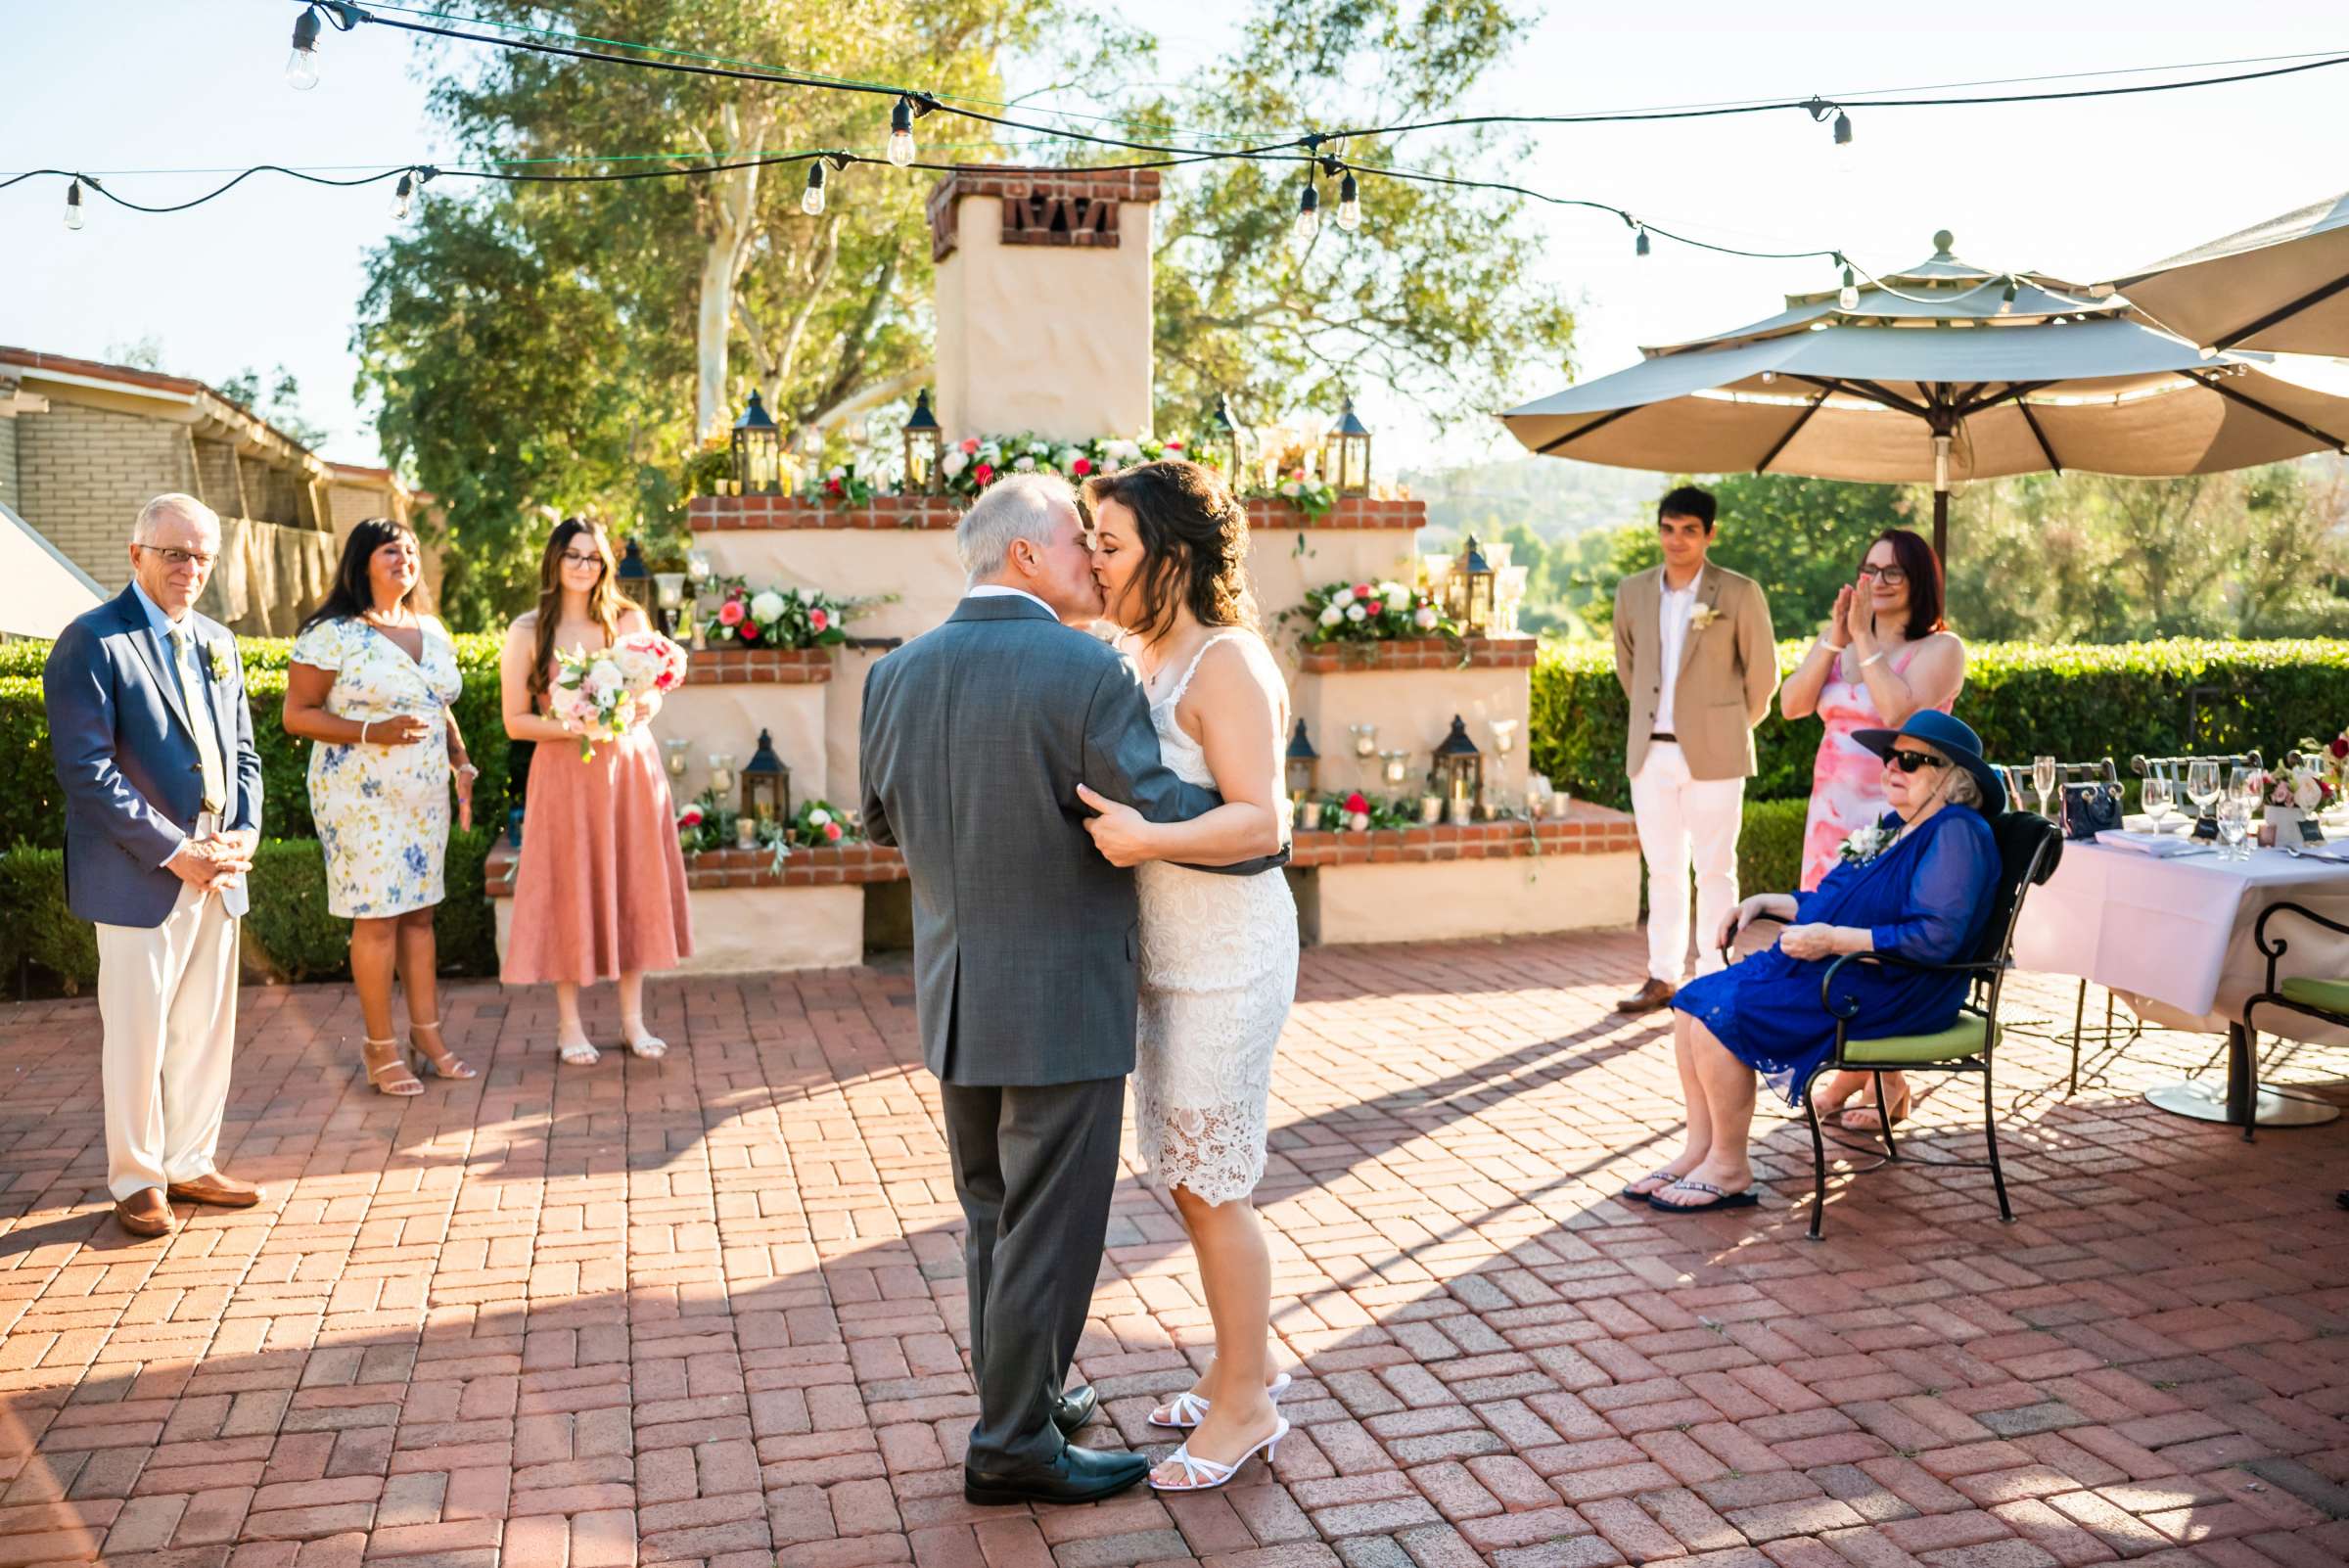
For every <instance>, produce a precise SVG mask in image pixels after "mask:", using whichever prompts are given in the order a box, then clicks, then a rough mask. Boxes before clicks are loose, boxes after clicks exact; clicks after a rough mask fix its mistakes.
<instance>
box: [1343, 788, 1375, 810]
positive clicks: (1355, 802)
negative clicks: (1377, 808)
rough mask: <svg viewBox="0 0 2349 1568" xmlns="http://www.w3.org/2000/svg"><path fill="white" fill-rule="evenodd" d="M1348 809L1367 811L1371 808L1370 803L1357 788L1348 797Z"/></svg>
mask: <svg viewBox="0 0 2349 1568" xmlns="http://www.w3.org/2000/svg"><path fill="white" fill-rule="evenodd" d="M1346 809H1347V810H1349V811H1367V810H1369V809H1370V803H1369V802H1368V801H1366V800H1364V799H1362V792H1361V791H1360V790H1356V791H1355V792H1354V793H1353V794H1352V795H1349V796H1347V797H1346Z"/></svg>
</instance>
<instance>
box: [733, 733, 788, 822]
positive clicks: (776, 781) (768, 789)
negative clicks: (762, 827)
mask: <svg viewBox="0 0 2349 1568" xmlns="http://www.w3.org/2000/svg"><path fill="white" fill-rule="evenodd" d="M742 814H743V816H744V817H746V818H748V819H749V820H752V821H757V822H788V821H790V820H791V769H790V768H788V767H786V766H784V765H783V759H782V758H780V757H777V756H776V755H775V742H774V737H773V736H772V735H770V734H768V733H767V732H766V731H765V730H763V729H762V730H760V732H759V749H758V750H757V751H755V752H753V753H752V754H751V760H750V761H747V762H745V763H743V764H742Z"/></svg>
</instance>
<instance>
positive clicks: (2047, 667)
mask: <svg viewBox="0 0 2349 1568" xmlns="http://www.w3.org/2000/svg"><path fill="white" fill-rule="evenodd" d="M1803 648H1804V645H1803V644H1802V643H1800V642H1791V641H1790V642H1786V643H1781V644H1780V645H1779V648H1778V664H1779V668H1780V669H1791V668H1793V666H1794V664H1795V662H1796V661H1798V660H1799V659H1800V658H1801V657H1802V654H1803ZM1957 716H1958V717H1959V718H1962V719H1964V720H1965V721H1966V722H1967V723H1969V724H1971V725H1973V726H1974V728H1975V730H1976V731H1978V732H1979V733H1980V734H1981V736H1982V743H1983V745H1984V747H1985V748H1987V750H1988V753H1989V756H1990V759H1991V761H2030V760H2031V759H2032V758H2033V757H2036V756H2041V755H2046V754H2052V755H2054V756H2057V757H2060V758H2061V759H2062V760H2064V761H2093V760H2095V759H2097V758H2103V757H2110V758H2112V759H2113V761H2115V762H2116V763H2117V764H2119V766H2120V767H2121V770H2122V775H2123V777H2124V778H2127V777H2128V776H2129V773H2128V761H2129V759H2130V757H2132V756H2147V757H2158V756H2175V755H2178V754H2180V753H2184V752H2189V751H2190V752H2196V753H2204V754H2211V753H2218V754H2226V753H2234V752H2239V751H2244V750H2248V749H2253V748H2256V749H2258V750H2259V751H2261V752H2263V753H2265V754H2266V755H2267V756H2268V757H2270V758H2272V759H2273V758H2279V757H2280V756H2281V754H2282V753H2283V752H2284V751H2286V750H2288V749H2290V747H2291V746H2292V745H2293V743H2294V741H2295V739H2296V738H2297V737H2299V736H2302V735H2330V734H2337V733H2339V731H2340V729H2341V727H2342V724H2343V720H2344V718H2349V641H2341V640H2318V639H2310V640H2306V641H2295V642H2210V641H2195V640H2192V639H2188V638H2176V639H2172V640H2169V641H2164V642H2153V643H2134V644H2126V645H2116V646H2093V645H2062V646H2053V647H2043V646H2039V645H2036V644H2031V643H1974V644H1972V645H1970V646H1969V647H1968V648H1967V650H1966V679H1965V690H1964V692H1963V693H1962V694H1961V695H1960V696H1959V697H1958V699H1957ZM1626 722H1627V704H1626V702H1625V699H1624V695H1623V687H1622V686H1621V684H1619V683H1618V682H1617V680H1616V678H1615V660H1614V651H1613V650H1612V649H1611V648H1607V647H1604V646H1599V645H1594V644H1588V643H1583V644H1569V645H1563V646H1558V645H1553V646H1551V647H1549V648H1546V649H1544V650H1543V657H1542V660H1541V662H1540V663H1539V664H1538V665H1536V666H1535V668H1534V682H1533V714H1532V719H1531V721H1530V722H1529V723H1528V725H1527V729H1528V730H1529V731H1530V732H1531V734H1532V740H1531V742H1530V743H1529V745H1528V754H1529V757H1530V759H1531V765H1532V767H1533V769H1534V770H1535V771H1536V772H1540V773H1544V774H1546V775H1548V777H1549V779H1550V781H1551V782H1552V783H1554V784H1557V785H1559V786H1560V787H1561V788H1567V789H1571V790H1572V791H1573V792H1574V793H1575V794H1576V795H1577V796H1579V797H1581V798H1583V799H1586V800H1591V801H1596V802H1599V803H1600V804H1602V805H1606V806H1613V807H1626V808H1628V807H1630V805H1631V786H1630V781H1629V780H1628V779H1626V778H1625V776H1624V770H1623V769H1624V742H1625V726H1626ZM1820 733H1821V731H1820V729H1819V724H1818V722H1817V721H1816V720H1814V719H1803V720H1800V721H1799V722H1795V723H1788V722H1787V721H1786V720H1784V719H1782V718H1780V717H1778V716H1777V715H1776V714H1775V713H1774V711H1773V714H1772V715H1771V716H1770V717H1769V718H1767V719H1765V720H1764V721H1763V723H1762V726H1761V728H1760V729H1758V730H1756V731H1755V733H1754V745H1755V752H1756V756H1757V761H1758V764H1759V765H1758V772H1757V774H1756V776H1755V777H1754V778H1753V779H1752V780H1750V781H1749V782H1748V784H1747V786H1746V790H1747V794H1748V796H1749V798H1751V799H1754V800H1777V799H1793V798H1796V797H1802V796H1807V795H1808V794H1809V793H1810V785H1811V773H1812V765H1813V762H1814V761H1815V760H1816V759H1817V757H1818V754H1819V735H1820Z"/></svg>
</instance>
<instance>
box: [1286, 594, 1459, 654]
mask: <svg viewBox="0 0 2349 1568" xmlns="http://www.w3.org/2000/svg"><path fill="white" fill-rule="evenodd" d="M1280 620H1281V621H1282V622H1284V623H1285V622H1288V621H1290V620H1300V621H1303V622H1304V623H1305V630H1304V634H1303V641H1304V643H1305V646H1307V647H1308V648H1313V647H1319V646H1325V645H1327V644H1329V643H1333V642H1354V643H1370V642H1409V641H1413V640H1415V639H1418V638H1422V637H1442V638H1444V639H1446V640H1447V641H1450V642H1455V643H1456V642H1458V641H1459V640H1460V627H1459V623H1457V622H1455V621H1453V620H1452V619H1451V616H1450V615H1448V614H1446V613H1445V610H1444V607H1443V605H1442V604H1440V603H1439V602H1438V601H1437V599H1436V597H1435V596H1434V595H1433V594H1431V593H1428V592H1427V591H1426V590H1424V589H1421V588H1406V587H1405V586H1404V585H1403V584H1402V583H1400V582H1327V583H1323V584H1322V585H1321V586H1320V587H1318V588H1309V589H1307V590H1306V595H1305V603H1303V604H1301V605H1295V606H1292V607H1290V608H1289V609H1287V610H1283V611H1282V612H1281V613H1280Z"/></svg>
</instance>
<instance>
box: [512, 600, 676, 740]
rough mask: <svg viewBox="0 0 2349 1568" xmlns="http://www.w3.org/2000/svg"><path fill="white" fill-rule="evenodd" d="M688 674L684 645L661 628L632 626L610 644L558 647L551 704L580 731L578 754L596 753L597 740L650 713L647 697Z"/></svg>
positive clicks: (617, 733) (556, 713)
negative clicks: (593, 647) (590, 648)
mask: <svg viewBox="0 0 2349 1568" xmlns="http://www.w3.org/2000/svg"><path fill="white" fill-rule="evenodd" d="M684 679H685V650H684V649H683V648H681V647H679V646H678V645H677V644H676V643H674V642H671V641H670V640H669V639H668V638H667V637H665V636H663V635H662V634H661V633H659V632H658V631H649V630H648V631H631V632H628V633H627V634H626V635H624V636H622V638H621V639H620V640H619V641H618V642H615V643H614V644H613V645H612V646H611V647H609V648H601V649H597V650H596V651H595V652H593V653H590V652H589V651H588V650H587V649H585V648H584V647H580V648H574V649H572V650H571V651H570V652H569V653H565V652H563V651H561V650H557V651H556V654H555V678H554V682H553V684H552V685H550V686H549V687H548V688H547V694H546V697H547V708H548V710H549V711H550V712H551V713H552V714H553V715H554V716H555V718H556V719H557V720H559V721H560V722H561V723H562V724H563V725H564V726H565V727H566V728H569V729H576V730H577V731H578V732H579V760H580V761H590V760H592V759H593V758H594V756H595V743H596V742H597V741H616V740H618V739H620V737H621V736H622V735H624V734H626V733H627V732H628V730H629V729H630V728H631V727H633V726H634V725H635V724H636V723H637V722H638V720H639V719H641V718H644V717H647V716H650V715H648V714H646V713H645V711H644V710H645V706H646V705H645V702H644V699H645V698H646V696H648V695H649V694H651V693H654V692H665V691H670V690H673V689H674V688H675V687H676V686H678V685H679V684H681V683H682V682H683V681H684Z"/></svg>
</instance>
